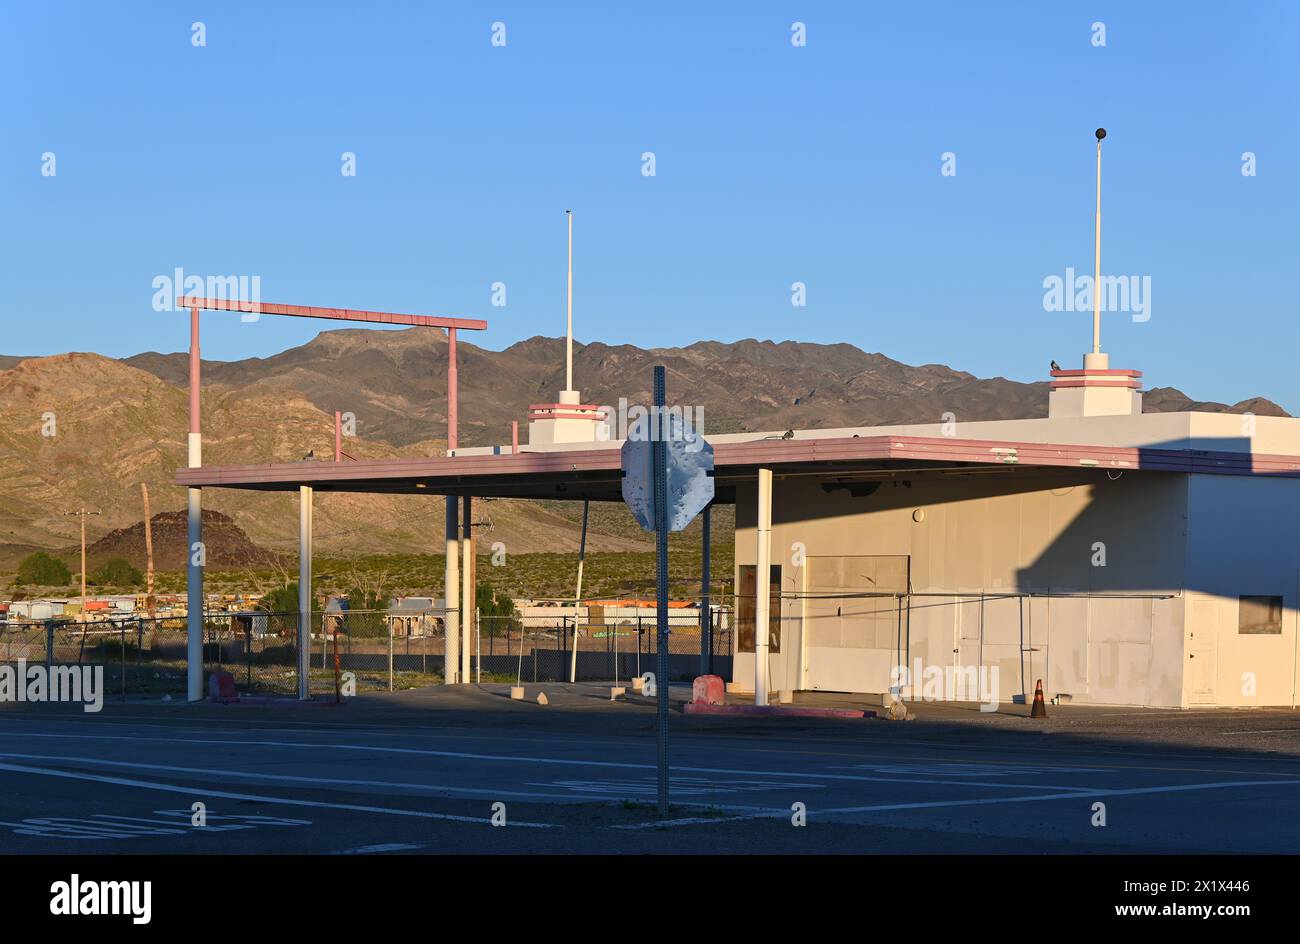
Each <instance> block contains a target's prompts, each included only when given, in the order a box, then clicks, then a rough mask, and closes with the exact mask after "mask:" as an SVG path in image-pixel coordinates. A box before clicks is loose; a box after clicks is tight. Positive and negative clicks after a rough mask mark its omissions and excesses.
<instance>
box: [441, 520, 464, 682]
mask: <svg viewBox="0 0 1300 944" xmlns="http://www.w3.org/2000/svg"><path fill="white" fill-rule="evenodd" d="M459 503H460V499H459V498H457V497H456V496H455V495H448V496H447V563H446V569H445V571H444V576H443V588H442V592H443V596H444V597H446V601H445V602H446V606H447V613H446V618H445V620H444V622H445V624H446V637H447V638H446V639H445V640H444V650H445V651H444V656H443V668H442V681H443V684H444V685H455V684H456V683H457V682H458V681H460V513H459V507H458V506H459Z"/></svg>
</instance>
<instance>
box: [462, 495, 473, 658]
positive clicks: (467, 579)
mask: <svg viewBox="0 0 1300 944" xmlns="http://www.w3.org/2000/svg"><path fill="white" fill-rule="evenodd" d="M464 503H465V504H464V507H463V508H462V509H461V518H462V521H461V523H460V527H461V533H462V534H463V535H464V536H465V538H464V541H463V542H462V544H461V547H462V548H463V550H464V554H465V556H464V559H463V560H462V561H461V575H460V576H461V581H462V588H461V592H460V598H461V600H462V601H463V602H462V604H461V608H460V609H461V613H462V614H463V616H462V617H461V621H460V680H461V681H462V682H465V683H468V682H469V680H470V678H471V675H470V658H469V657H470V653H471V652H472V651H473V646H474V639H473V637H472V636H471V633H473V631H474V610H475V603H476V596H475V593H474V528H473V525H472V516H473V514H474V504H473V500H472V499H471V498H470V497H469V496H468V495H466V496H465V498H464Z"/></svg>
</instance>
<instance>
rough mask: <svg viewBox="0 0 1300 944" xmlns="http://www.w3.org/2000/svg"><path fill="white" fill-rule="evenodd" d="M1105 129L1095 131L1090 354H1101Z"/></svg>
mask: <svg viewBox="0 0 1300 944" xmlns="http://www.w3.org/2000/svg"><path fill="white" fill-rule="evenodd" d="M1104 137H1106V129H1105V128H1098V129H1097V239H1096V244H1095V246H1094V254H1093V275H1092V353H1094V354H1100V353H1101V142H1102V139H1103V138H1104Z"/></svg>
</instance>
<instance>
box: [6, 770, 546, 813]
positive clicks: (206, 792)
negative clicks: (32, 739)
mask: <svg viewBox="0 0 1300 944" xmlns="http://www.w3.org/2000/svg"><path fill="white" fill-rule="evenodd" d="M0 770H9V771H13V772H15V773H20V774H37V775H40V776H45V777H60V778H63V779H66V780H88V781H91V782H92V783H111V784H116V785H118V786H124V787H142V788H144V789H146V790H161V791H163V792H166V793H183V794H186V795H190V796H193V795H195V794H198V795H200V796H215V797H222V798H223V799H227V800H254V801H257V802H260V803H272V804H280V805H282V806H307V807H312V808H314V809H323V810H350V811H352V812H354V813H380V814H384V815H388V816H415V817H419V818H420V819H441V820H451V821H453V822H457V823H487V822H488V818H487V817H483V816H457V815H454V814H452V813H430V812H427V811H425V810H402V809H394V808H392V807H387V806H364V805H362V804H357V803H326V802H324V801H323V800H295V799H291V798H288V797H275V796H262V795H259V794H256V793H233V792H231V791H229V790H213V789H212V788H210V787H201V786H199V787H182V786H179V785H177V784H172V783H155V782H154V781H151V780H131V779H128V778H126V777H107V776H103V775H101V774H82V773H72V772H70V771H65V770H53V769H51V768H48V767H26V766H23V765H22V764H3V763H0ZM512 825H514V826H526V827H528V828H530V829H549V828H551V827H552V826H554V825H555V824H554V823H525V822H520V821H519V820H515V821H514V823H512Z"/></svg>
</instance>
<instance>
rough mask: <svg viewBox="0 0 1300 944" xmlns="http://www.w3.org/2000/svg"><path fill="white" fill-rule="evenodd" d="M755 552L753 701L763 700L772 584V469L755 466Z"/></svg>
mask: <svg viewBox="0 0 1300 944" xmlns="http://www.w3.org/2000/svg"><path fill="white" fill-rule="evenodd" d="M757 532H758V553H757V554H756V558H757V562H758V563H757V566H756V567H755V568H754V571H755V575H754V576H755V580H754V583H755V591H754V593H755V596H756V599H755V600H754V704H755V705H766V704H767V647H768V641H769V640H768V622H769V620H770V613H769V611H770V609H771V607H770V606H769V604H768V600H769V595H770V593H771V585H772V470H771V469H759V470H758V528H757Z"/></svg>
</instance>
